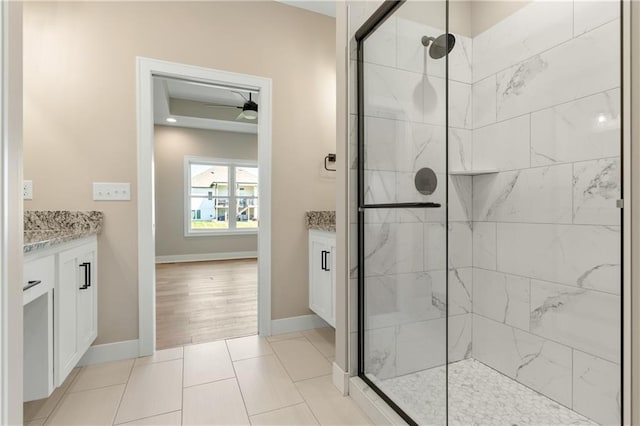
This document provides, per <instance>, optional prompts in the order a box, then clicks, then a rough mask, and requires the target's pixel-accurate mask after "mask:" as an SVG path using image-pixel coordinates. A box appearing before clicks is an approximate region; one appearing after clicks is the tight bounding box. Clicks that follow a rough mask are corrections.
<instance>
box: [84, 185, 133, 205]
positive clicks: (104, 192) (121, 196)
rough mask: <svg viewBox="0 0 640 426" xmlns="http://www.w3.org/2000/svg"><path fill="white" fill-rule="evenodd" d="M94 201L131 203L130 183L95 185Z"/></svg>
mask: <svg viewBox="0 0 640 426" xmlns="http://www.w3.org/2000/svg"><path fill="white" fill-rule="evenodd" d="M93 200H94V201H130V200H131V184H130V183H101V182H94V183H93Z"/></svg>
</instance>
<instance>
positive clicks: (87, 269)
mask: <svg viewBox="0 0 640 426" xmlns="http://www.w3.org/2000/svg"><path fill="white" fill-rule="evenodd" d="M78 267H79V269H80V272H81V274H80V285H79V286H78V290H77V291H78V296H77V298H76V311H77V315H78V317H77V320H76V324H77V339H78V344H77V348H78V351H79V352H80V356H82V355H84V353H85V352H86V351H87V349H88V348H89V346H91V343H93V341H94V340H95V339H96V336H97V330H98V324H97V320H98V317H97V301H98V299H97V294H98V292H97V280H96V278H97V270H96V269H97V262H96V249H95V247H94V246H93V245H88V246H87V247H86V248H85V250H84V252H83V253H82V254H81V255H80V256H79V257H78Z"/></svg>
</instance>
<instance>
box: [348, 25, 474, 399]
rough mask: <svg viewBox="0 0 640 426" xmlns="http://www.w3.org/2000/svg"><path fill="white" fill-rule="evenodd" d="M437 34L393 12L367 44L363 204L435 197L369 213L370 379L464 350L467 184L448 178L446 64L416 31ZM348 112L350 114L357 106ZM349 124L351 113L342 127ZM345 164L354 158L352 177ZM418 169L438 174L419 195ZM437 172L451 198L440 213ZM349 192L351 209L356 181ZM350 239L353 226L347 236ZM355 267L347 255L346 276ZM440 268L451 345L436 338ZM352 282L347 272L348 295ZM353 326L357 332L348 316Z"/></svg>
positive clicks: (467, 88) (461, 118)
mask: <svg viewBox="0 0 640 426" xmlns="http://www.w3.org/2000/svg"><path fill="white" fill-rule="evenodd" d="M443 32H444V30H443V29H439V28H434V27H430V26H427V25H424V24H418V23H416V22H413V21H410V20H406V19H403V18H399V17H392V18H390V19H389V20H387V21H386V22H385V23H384V24H383V25H382V26H381V27H380V28H379V29H378V30H377V31H376V32H375V33H374V34H373V35H372V36H371V37H370V38H369V39H368V40H367V42H366V45H365V46H366V47H365V58H364V60H365V63H366V65H365V66H366V68H365V70H366V71H365V81H364V84H365V93H366V94H367V96H366V99H365V123H364V125H365V133H366V137H367V140H366V148H365V157H364V161H365V176H364V177H365V185H364V186H365V187H364V197H365V202H366V203H368V204H382V203H402V202H415V201H433V202H438V203H441V204H442V207H441V208H439V209H407V210H392V209H386V210H369V211H367V214H366V220H365V222H366V225H365V235H366V238H365V271H364V273H365V275H366V277H367V293H366V295H365V298H366V304H367V311H366V320H365V323H366V325H365V328H366V332H365V345H366V348H365V351H366V360H365V364H366V371H367V372H368V373H371V374H372V375H373V376H375V377H376V378H377V379H387V378H390V377H396V376H400V375H405V374H409V373H413V372H416V371H421V370H425V369H428V368H432V367H435V366H441V365H443V364H444V363H445V362H446V360H447V350H449V359H452V358H453V359H455V360H460V359H464V358H467V357H470V356H471V325H472V317H471V314H470V313H471V292H472V286H471V284H472V283H471V281H472V278H473V271H472V266H473V265H472V228H471V223H472V222H471V221H472V216H471V208H472V198H471V195H472V191H471V189H472V181H471V178H470V177H455V178H448V177H447V175H446V161H447V160H446V158H447V152H446V133H445V132H446V127H445V116H446V115H445V108H446V104H445V79H444V76H445V69H444V64H445V61H444V59H440V60H434V59H432V58H430V57H429V56H428V55H427V54H426V53H427V51H428V50H427V49H425V47H424V46H423V45H422V44H421V38H422V36H424V35H429V36H437V35H440V34H442V33H443ZM457 43H458V44H457V48H456V49H455V50H454V52H453V53H452V54H451V55H450V63H449V67H450V69H449V75H450V81H449V90H450V92H449V93H450V114H449V122H450V141H451V142H450V146H452V148H450V152H449V157H450V158H451V159H452V162H451V164H450V166H451V167H455V168H457V169H469V168H470V167H471V134H472V121H471V98H472V90H471V88H472V86H471V83H472V80H471V77H472V75H471V39H470V38H466V37H458V41H457ZM353 53H354V52H353V51H352V55H353ZM352 57H353V56H352ZM352 69H355V64H354V63H353V62H352ZM352 87H353V86H352ZM351 112H352V113H355V108H354V109H352V110H351ZM354 123H355V117H354V116H352V128H351V129H352V131H354V130H355V126H353V124H354ZM355 140H356V138H355V132H354V133H353V134H352V137H351V141H352V144H351V147H350V148H351V152H352V153H354V152H355V151H356V149H355ZM355 161H356V159H355V157H353V156H352V157H351V167H352V176H351V177H352V182H353V181H355V172H354V171H353V170H355V168H356V163H355ZM423 167H429V168H431V169H432V170H433V171H434V172H435V173H436V175H437V178H438V182H439V184H438V187H437V189H436V191H435V192H434V193H433V194H432V195H429V196H425V195H421V194H420V193H419V192H418V191H417V190H416V189H415V185H414V177H415V173H416V172H417V171H418V170H419V169H421V168H423ZM447 179H449V192H450V200H451V202H450V205H449V211H448V212H447V211H446V208H445V205H446V197H447V194H446V189H445V188H446V185H445V182H446V180H447ZM351 191H352V200H353V202H354V204H352V212H354V211H355V199H354V195H355V193H356V189H355V186H353V185H352V187H351ZM447 213H448V215H449V229H448V232H449V235H450V238H449V241H450V243H449V244H450V247H451V248H452V249H451V250H450V253H451V256H450V257H449V264H450V270H449V271H447V258H446V251H445V247H446V241H447V239H446V232H447V230H446V229H445V224H446V219H447V217H446V215H447ZM352 222H354V223H355V216H352ZM355 236H356V232H355V228H353V232H352V235H351V239H352V241H355ZM454 247H455V248H454ZM354 251H355V250H353V249H352V253H354ZM356 264H357V261H356V259H353V258H352V261H351V265H352V273H353V275H352V276H353V277H355V276H356V275H355V274H356V271H355V267H354V265H356ZM447 273H448V274H449V277H450V284H449V303H450V305H449V315H450V320H449V333H450V335H449V337H450V339H449V341H450V347H449V348H447V347H446V341H447V339H446V338H447V336H446V334H445V333H446V332H447V324H446V318H445V316H446V314H447V310H446V301H447V299H446V297H447V292H446V274H447ZM355 285H356V283H355V280H352V282H351V286H352V289H353V292H352V294H353V295H354V297H355V288H354V287H355ZM352 327H353V329H355V324H352ZM443 389H444V387H443Z"/></svg>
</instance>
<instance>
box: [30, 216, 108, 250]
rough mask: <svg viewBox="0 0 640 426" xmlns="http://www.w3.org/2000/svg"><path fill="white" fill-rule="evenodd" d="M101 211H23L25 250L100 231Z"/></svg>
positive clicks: (102, 217) (48, 245) (71, 239)
mask: <svg viewBox="0 0 640 426" xmlns="http://www.w3.org/2000/svg"><path fill="white" fill-rule="evenodd" d="M103 221H104V215H103V213H102V212H99V211H68V210H31V211H25V212H24V249H23V251H24V253H29V252H32V251H34V250H39V249H43V248H45V247H50V246H53V245H57V244H62V243H66V242H68V241H73V240H77V239H80V238H84V237H88V236H90V235H96V234H99V233H100V232H101V231H102V224H103Z"/></svg>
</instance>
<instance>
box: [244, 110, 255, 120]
mask: <svg viewBox="0 0 640 426" xmlns="http://www.w3.org/2000/svg"><path fill="white" fill-rule="evenodd" d="M242 116H243V117H244V118H246V119H247V120H255V119H256V118H258V111H254V110H252V109H247V110H244V111H242Z"/></svg>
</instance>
